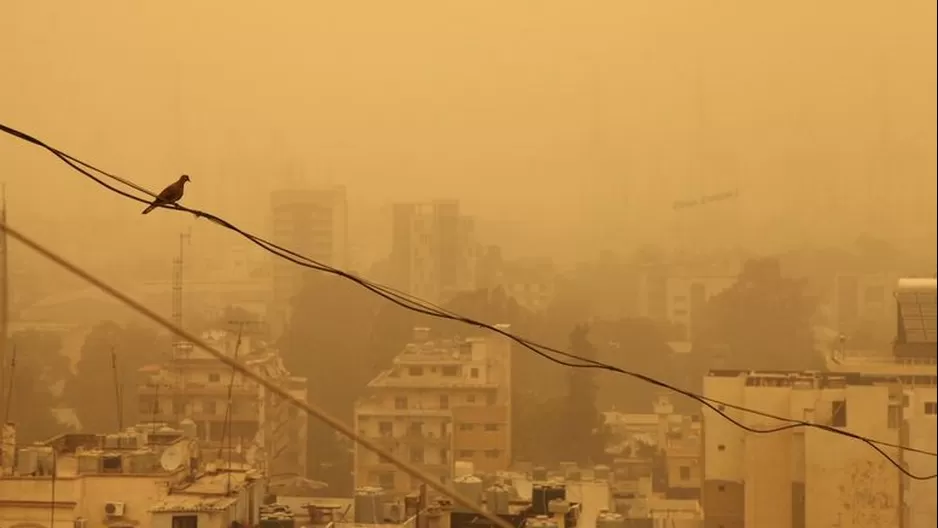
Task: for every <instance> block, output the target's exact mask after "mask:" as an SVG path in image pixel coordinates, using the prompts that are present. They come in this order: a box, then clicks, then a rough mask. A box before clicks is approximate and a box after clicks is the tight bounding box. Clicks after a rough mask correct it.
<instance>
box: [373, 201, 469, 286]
mask: <svg viewBox="0 0 938 528" xmlns="http://www.w3.org/2000/svg"><path fill="white" fill-rule="evenodd" d="M474 230H475V225H474V221H473V219H472V218H471V217H468V216H465V215H462V214H461V213H460V210H459V202H458V201H455V200H438V201H434V202H430V203H400V204H394V208H393V218H392V233H391V256H390V268H391V270H390V273H391V275H392V277H393V282H394V284H395V286H396V287H397V288H399V289H402V290H404V291H406V292H408V293H410V294H412V295H415V296H417V297H420V298H421V299H425V300H427V301H430V302H441V301H444V300H446V299H447V298H449V297H450V296H452V295H453V294H455V293H458V292H460V291H464V290H470V289H473V288H475V283H476V279H475V264H476V247H475V233H474Z"/></svg>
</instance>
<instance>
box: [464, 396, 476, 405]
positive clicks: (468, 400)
mask: <svg viewBox="0 0 938 528" xmlns="http://www.w3.org/2000/svg"><path fill="white" fill-rule="evenodd" d="M475 402H476V395H475V394H470V395H468V396H466V403H475Z"/></svg>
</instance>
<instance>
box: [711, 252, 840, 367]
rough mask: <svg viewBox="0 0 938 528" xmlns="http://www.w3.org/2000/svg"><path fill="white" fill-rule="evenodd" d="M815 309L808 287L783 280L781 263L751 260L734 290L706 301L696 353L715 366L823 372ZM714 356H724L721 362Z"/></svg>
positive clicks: (795, 281)
mask: <svg viewBox="0 0 938 528" xmlns="http://www.w3.org/2000/svg"><path fill="white" fill-rule="evenodd" d="M816 305H817V303H816V301H815V299H814V298H812V297H811V296H809V295H808V294H807V292H806V282H805V281H803V280H798V279H792V278H789V277H785V276H783V275H782V273H781V267H780V265H779V262H778V260H777V259H773V258H766V259H755V260H750V261H748V262H746V264H745V265H744V266H743V270H742V272H741V273H740V274H739V277H738V278H737V280H736V283H735V284H734V285H733V286H732V287H730V288H728V289H726V290H724V291H723V292H721V293H719V294H717V295H715V296H714V297H712V298H710V300H709V301H708V302H707V304H706V308H705V310H704V312H703V313H702V314H700V317H701V321H700V322H699V326H697V327H698V328H699V335H698V336H697V338H696V339H697V343H695V349H696V350H702V351H704V352H705V353H708V354H709V355H710V359H711V361H710V363H711V366H717V365H718V364H720V363H722V365H723V366H725V367H727V368H750V369H779V370H805V369H820V368H822V367H823V358H822V357H821V356H820V354H819V352H817V351H816V350H815V347H814V333H813V328H812V318H813V316H814V312H815V308H816ZM716 356H722V357H721V358H720V359H719V362H718V358H717V357H716Z"/></svg>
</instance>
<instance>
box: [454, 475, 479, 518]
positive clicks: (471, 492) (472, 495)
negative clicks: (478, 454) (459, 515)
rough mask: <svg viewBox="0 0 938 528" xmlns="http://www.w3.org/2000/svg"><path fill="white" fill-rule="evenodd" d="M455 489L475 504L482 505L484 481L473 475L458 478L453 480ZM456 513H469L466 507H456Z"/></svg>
mask: <svg viewBox="0 0 938 528" xmlns="http://www.w3.org/2000/svg"><path fill="white" fill-rule="evenodd" d="M453 489H455V490H456V492H457V493H459V494H460V495H462V496H463V497H466V498H467V499H469V500H471V501H472V503H473V504H476V505H481V504H482V479H480V478H478V477H474V476H472V475H469V476H466V477H456V478H454V479H453ZM453 508H454V510H455V511H459V512H464V511H468V510H467V509H466V508H465V507H463V506H459V505H454V506H453Z"/></svg>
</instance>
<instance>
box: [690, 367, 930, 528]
mask: <svg viewBox="0 0 938 528" xmlns="http://www.w3.org/2000/svg"><path fill="white" fill-rule="evenodd" d="M935 379H936V378H935V368H934V366H931V367H930V368H929V367H920V368H919V370H918V371H917V372H914V373H912V372H908V371H906V372H901V371H900V370H896V371H895V372H893V373H891V374H883V373H872V374H871V373H857V372H853V373H846V372H836V373H825V374H821V373H800V372H746V371H713V372H711V373H710V374H709V376H707V377H706V378H705V380H704V395H705V396H707V397H709V398H714V399H716V400H721V401H724V402H728V403H732V404H735V405H740V406H743V407H746V408H749V409H754V410H756V411H761V412H764V413H770V414H773V415H776V416H781V417H784V418H788V419H793V420H804V421H808V422H812V423H818V424H823V425H827V426H831V427H835V428H838V429H842V430H844V431H847V432H851V433H855V434H858V435H863V436H866V437H871V438H874V439H876V440H879V441H882V442H888V443H893V444H900V445H908V446H911V447H916V448H919V449H925V450H927V451H932V452H934V451H935V447H936V446H935V444H936V436H935V434H936V433H935V428H936V423H935V418H936V416H935V401H936V388H935ZM722 410H723V411H724V412H726V413H727V414H728V415H730V416H732V417H733V418H734V419H736V420H739V421H740V422H741V423H743V424H745V425H747V426H749V427H753V428H756V429H770V428H774V427H778V426H781V425H785V422H782V421H780V420H775V419H771V418H765V417H762V416H758V415H754V414H745V413H741V412H737V411H733V410H731V409H722ZM880 447H881V448H882V449H883V451H884V452H885V453H886V454H887V455H888V456H890V457H892V458H893V459H894V460H896V461H899V463H903V464H906V465H907V467H908V469H909V470H910V471H912V472H914V473H917V474H934V473H935V459H934V457H928V456H925V455H920V454H914V453H909V452H900V451H899V450H898V449H896V448H891V447H885V446H880ZM935 491H936V490H935V482H934V480H930V481H923V482H920V481H911V480H909V479H906V478H904V477H903V476H902V474H901V473H900V472H899V470H898V469H897V468H896V467H894V466H893V465H892V464H891V463H890V462H889V461H887V460H886V459H885V458H884V457H883V456H882V455H881V454H880V453H878V452H876V451H875V450H873V449H871V448H870V446H868V445H866V444H865V443H863V442H860V441H857V440H855V439H851V438H847V437H842V436H837V435H834V434H832V433H830V432H827V431H823V430H819V429H814V428H797V429H787V430H783V431H778V432H774V433H771V434H753V433H747V432H746V431H745V430H744V429H742V428H740V427H738V426H736V425H733V424H731V423H730V422H728V421H727V420H726V419H725V418H722V417H720V416H718V415H717V414H716V413H715V412H713V411H710V410H708V409H705V410H704V490H703V500H704V509H705V510H706V513H707V517H706V526H708V527H713V528H740V527H743V526H758V527H760V528H773V527H779V528H789V527H805V528H814V527H817V528H820V527H828V526H841V527H845V528H846V527H857V528H859V527H864V528H875V527H883V528H886V527H902V528H924V527H925V526H934V525H935Z"/></svg>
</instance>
